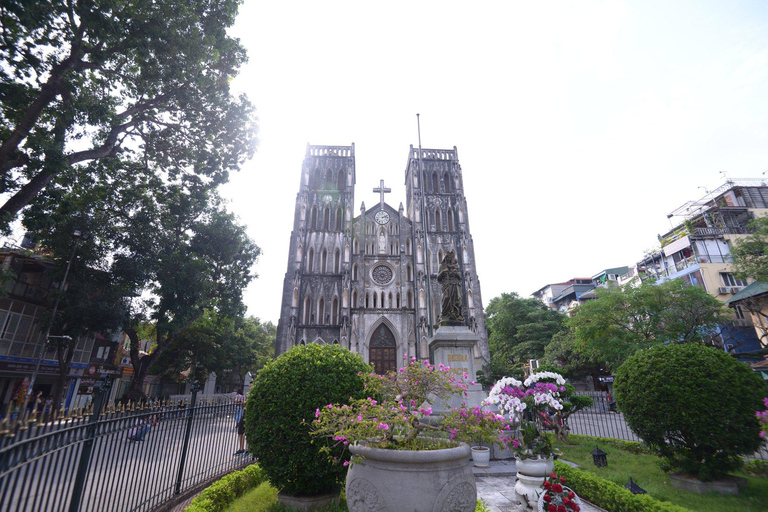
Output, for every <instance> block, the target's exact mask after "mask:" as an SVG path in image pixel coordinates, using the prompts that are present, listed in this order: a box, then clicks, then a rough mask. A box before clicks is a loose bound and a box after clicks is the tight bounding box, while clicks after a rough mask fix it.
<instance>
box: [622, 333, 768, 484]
mask: <svg viewBox="0 0 768 512" xmlns="http://www.w3.org/2000/svg"><path fill="white" fill-rule="evenodd" d="M613 385H614V390H615V392H616V393H615V396H616V402H617V403H618V406H619V409H620V410H621V411H622V412H623V413H624V418H625V419H626V421H627V425H628V426H629V428H631V429H632V431H633V432H635V434H637V435H638V436H639V437H640V438H642V439H643V441H645V442H646V443H647V444H648V446H650V447H651V449H652V450H653V451H654V452H655V453H656V454H657V455H658V456H660V457H661V458H662V469H663V470H664V471H666V472H668V473H669V472H672V471H682V472H683V473H686V474H689V475H692V476H695V477H698V478H699V479H701V480H712V479H717V478H722V477H723V476H725V475H726V474H727V473H728V471H733V470H736V469H738V468H739V467H740V466H741V464H742V461H741V458H740V455H749V454H752V453H754V452H755V451H757V450H758V449H759V447H760V441H761V440H760V437H759V433H760V425H759V421H758V419H757V416H756V415H755V411H757V410H759V409H760V408H761V406H762V402H763V397H764V396H765V394H766V392H767V391H768V388H767V387H766V385H765V382H764V381H763V379H761V378H760V376H759V375H758V374H757V373H755V372H753V371H752V369H751V368H750V367H749V366H747V365H746V364H744V363H742V362H740V361H737V360H736V359H734V358H733V357H732V356H731V355H730V354H726V353H725V352H723V351H722V350H718V349H715V348H711V347H706V346H704V345H700V344H698V343H683V344H679V345H662V346H658V347H654V348H650V349H647V350H641V351H639V352H636V353H635V354H634V355H632V356H631V357H629V358H628V359H627V360H626V361H625V362H624V364H622V365H621V366H620V367H619V369H618V370H617V371H616V380H615V381H614V383H613Z"/></svg>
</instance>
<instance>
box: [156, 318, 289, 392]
mask: <svg viewBox="0 0 768 512" xmlns="http://www.w3.org/2000/svg"><path fill="white" fill-rule="evenodd" d="M275 333H276V328H275V326H274V325H273V324H272V323H271V322H267V323H266V324H262V323H261V322H260V321H259V319H258V318H255V317H245V318H222V317H219V316H217V315H216V314H215V313H213V312H212V311H206V313H205V314H204V315H203V316H202V317H200V318H199V319H198V320H197V321H195V322H194V324H192V325H191V326H189V327H188V328H186V329H184V330H183V331H182V332H180V333H179V335H178V336H177V337H176V338H174V339H173V340H172V341H171V344H170V345H169V347H168V348H167V349H166V350H164V351H163V353H162V354H161V355H160V356H159V358H157V359H156V360H155V362H154V364H153V367H152V371H153V372H156V373H158V374H162V375H165V376H167V377H171V378H177V379H178V378H179V377H180V375H181V374H182V373H183V372H187V371H190V370H193V373H192V374H191V375H190V378H191V379H192V380H200V381H204V380H205V379H206V378H207V377H208V375H209V374H210V373H211V372H215V373H216V376H217V382H224V381H225V380H226V377H227V376H229V375H234V379H229V380H230V382H231V381H232V380H234V381H235V383H236V385H237V386H239V387H242V386H243V384H244V380H245V375H246V373H248V372H251V373H252V374H254V375H255V374H256V372H257V371H258V370H260V369H261V368H262V367H263V366H264V365H265V364H266V363H267V361H269V360H271V359H272V358H273V356H274V342H275Z"/></svg>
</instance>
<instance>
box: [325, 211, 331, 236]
mask: <svg viewBox="0 0 768 512" xmlns="http://www.w3.org/2000/svg"><path fill="white" fill-rule="evenodd" d="M323 229H325V230H328V229H331V209H330V208H328V207H327V206H326V207H325V208H323Z"/></svg>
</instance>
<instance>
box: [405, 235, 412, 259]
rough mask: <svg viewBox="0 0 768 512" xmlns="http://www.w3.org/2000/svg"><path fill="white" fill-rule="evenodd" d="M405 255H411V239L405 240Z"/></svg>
mask: <svg viewBox="0 0 768 512" xmlns="http://www.w3.org/2000/svg"><path fill="white" fill-rule="evenodd" d="M405 254H407V255H408V256H410V255H411V239H410V238H408V239H406V240H405Z"/></svg>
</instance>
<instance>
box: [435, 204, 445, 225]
mask: <svg viewBox="0 0 768 512" xmlns="http://www.w3.org/2000/svg"><path fill="white" fill-rule="evenodd" d="M442 230H443V220H442V216H441V215H440V208H439V207H438V208H435V231H442Z"/></svg>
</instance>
